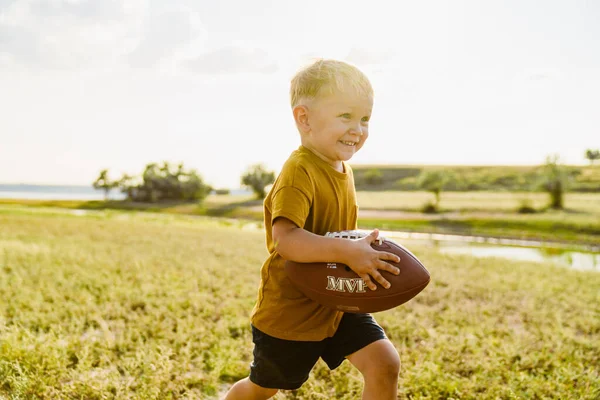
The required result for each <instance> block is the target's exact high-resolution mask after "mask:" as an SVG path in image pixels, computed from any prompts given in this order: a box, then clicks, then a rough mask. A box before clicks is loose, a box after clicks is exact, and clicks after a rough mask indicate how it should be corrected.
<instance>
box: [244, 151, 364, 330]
mask: <svg viewBox="0 0 600 400" xmlns="http://www.w3.org/2000/svg"><path fill="white" fill-rule="evenodd" d="M343 165H344V172H339V171H336V170H335V169H334V168H333V167H332V166H331V165H329V164H327V163H326V162H325V161H323V160H321V159H320V158H319V157H318V156H316V155H315V154H314V153H312V152H311V151H310V150H308V149H307V148H306V147H304V146H300V147H299V148H298V149H297V150H295V151H294V152H293V153H292V154H291V155H290V157H289V158H288V160H287V161H286V162H285V164H284V165H283V168H282V170H281V173H280V174H279V176H278V177H277V180H276V181H275V183H274V184H273V187H272V188H271V190H270V192H269V194H268V195H267V197H266V199H265V201H264V218H265V230H266V238H267V249H268V250H269V253H270V256H269V257H268V258H267V260H266V261H265V263H264V264H263V266H262V269H261V281H260V287H259V290H258V300H257V303H256V305H255V306H254V309H253V310H252V315H251V321H252V324H253V325H254V326H256V327H257V328H258V329H260V330H261V331H263V332H264V333H266V334H268V335H271V336H274V337H277V338H280V339H286V340H306V341H317V340H322V339H324V338H326V337H331V336H333V334H334V333H335V331H336V329H337V327H338V325H339V322H340V319H341V318H342V314H343V313H342V312H339V311H335V310H332V309H329V308H326V307H323V306H321V305H319V304H318V303H316V302H314V301H313V300H311V299H309V298H308V297H306V296H305V295H304V294H302V293H301V292H300V291H299V290H298V289H296V288H295V287H294V285H293V284H292V282H291V281H290V280H289V279H288V278H287V276H286V273H285V270H284V264H285V260H283V259H282V258H281V256H280V255H279V254H278V253H277V252H276V251H275V248H274V244H273V236H272V223H273V221H275V219H276V218H278V217H285V218H287V219H289V220H290V221H292V222H293V223H295V224H296V225H297V226H299V227H301V228H304V229H306V230H307V231H310V232H313V233H315V234H317V235H325V233H327V232H335V231H341V230H348V229H356V220H357V216H358V205H357V204H356V191H355V188H354V177H353V175H352V169H351V168H350V166H349V165H347V164H346V163H343Z"/></svg>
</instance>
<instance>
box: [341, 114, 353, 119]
mask: <svg viewBox="0 0 600 400" xmlns="http://www.w3.org/2000/svg"><path fill="white" fill-rule="evenodd" d="M340 117H342V118H346V119H350V117H351V116H350V114H348V113H344V114H342V115H340Z"/></svg>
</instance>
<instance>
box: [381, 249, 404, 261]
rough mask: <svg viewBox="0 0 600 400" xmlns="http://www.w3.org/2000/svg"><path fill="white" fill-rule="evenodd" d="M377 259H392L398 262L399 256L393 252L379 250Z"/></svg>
mask: <svg viewBox="0 0 600 400" xmlns="http://www.w3.org/2000/svg"><path fill="white" fill-rule="evenodd" d="M379 259H380V260H386V261H393V262H395V263H399V262H400V256H398V255H396V254H394V253H388V252H385V251H381V252H380V254H379Z"/></svg>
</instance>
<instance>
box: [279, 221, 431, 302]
mask: <svg viewBox="0 0 600 400" xmlns="http://www.w3.org/2000/svg"><path fill="white" fill-rule="evenodd" d="M367 234H368V233H364V232H360V231H342V232H328V233H327V234H326V236H329V237H337V238H343V239H358V238H361V237H364V236H366V235H367ZM371 246H372V247H373V248H374V249H375V250H378V251H386V252H390V253H394V254H396V255H398V256H399V257H400V262H399V263H395V262H390V264H392V265H394V266H396V267H398V268H400V274H398V275H394V274H392V273H389V272H387V271H380V273H381V275H383V277H384V278H385V279H386V280H387V281H388V282H390V284H391V287H390V288H389V289H385V288H383V287H382V286H381V285H379V284H378V283H376V284H377V286H378V288H377V290H371V289H369V288H368V287H367V286H366V285H365V282H364V281H363V280H362V279H361V278H360V277H359V276H358V275H357V274H356V273H355V272H354V271H352V270H351V269H350V267H348V266H347V265H345V264H341V263H335V262H316V263H298V262H294V261H289V260H287V261H286V263H285V270H286V273H287V276H288V277H289V279H290V280H291V281H292V282H293V283H294V285H295V286H296V287H297V288H298V289H299V290H300V291H301V292H302V293H304V294H305V295H306V296H307V297H309V298H310V299H312V300H314V301H316V302H317V303H319V304H322V305H324V306H326V307H330V308H335V309H337V310H339V311H344V312H349V313H372V312H378V311H384V310H389V309H391V308H394V307H397V306H399V305H401V304H404V303H406V302H407V301H409V300H411V299H412V298H414V297H415V296H416V295H417V294H419V293H420V292H421V291H422V290H423V289H425V287H426V286H427V285H428V284H429V281H430V279H431V277H430V274H429V271H427V269H426V268H425V266H424V265H423V264H422V263H421V261H419V259H418V258H417V257H416V256H415V255H414V254H412V253H411V252H410V251H409V250H408V249H406V248H405V247H403V246H401V245H400V244H398V243H396V242H394V241H392V240H390V239H388V238H385V237H381V236H380V237H379V238H378V239H377V240H376V241H375V242H373V243H372V244H371Z"/></svg>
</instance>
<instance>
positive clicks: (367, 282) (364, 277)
mask: <svg viewBox="0 0 600 400" xmlns="http://www.w3.org/2000/svg"><path fill="white" fill-rule="evenodd" d="M359 276H360V277H361V279H362V280H363V281H365V285H367V287H368V288H369V289H371V290H377V285H376V284H375V283H373V281H372V280H371V276H370V275H369V274H360V275H359Z"/></svg>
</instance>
